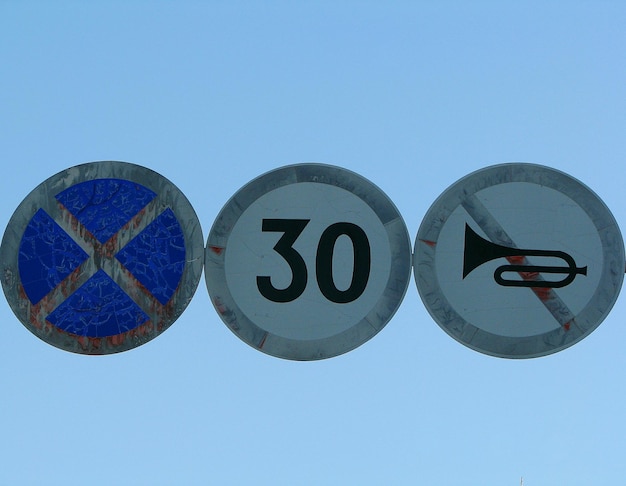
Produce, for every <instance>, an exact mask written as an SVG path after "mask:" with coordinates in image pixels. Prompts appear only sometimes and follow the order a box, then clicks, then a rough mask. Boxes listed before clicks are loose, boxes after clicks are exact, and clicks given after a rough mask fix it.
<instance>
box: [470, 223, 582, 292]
mask: <svg viewBox="0 0 626 486" xmlns="http://www.w3.org/2000/svg"><path fill="white" fill-rule="evenodd" d="M526 256H539V257H554V258H560V259H561V260H563V261H564V262H565V263H566V264H567V266H562V267H555V266H546V265H525V264H524V265H520V264H513V265H501V266H499V267H498V268H496V270H495V272H494V274H493V278H494V280H495V281H496V282H497V283H498V284H500V285H504V286H507V287H550V288H560V287H565V286H566V285H569V284H571V283H572V282H573V281H574V279H575V278H576V275H587V267H586V266H585V267H577V266H576V262H575V261H574V259H573V258H572V257H571V255H568V254H567V253H565V252H564V251H559V250H522V249H519V248H510V247H508V246H502V245H498V244H496V243H492V242H491V241H489V240H486V239H484V238H483V237H481V236H480V235H478V234H477V233H476V232H475V231H474V230H473V229H472V228H470V226H469V225H468V224H467V223H466V224H465V250H464V252H463V278H465V277H467V275H468V274H469V273H470V272H471V271H472V270H474V269H475V268H476V267H479V266H480V265H482V264H483V263H486V262H488V261H491V260H495V259H496V258H507V259H508V260H509V261H510V262H516V260H518V259H520V257H521V258H523V257H526ZM515 257H518V258H517V259H516V258H515ZM520 261H522V260H520ZM506 272H517V273H518V274H520V275H521V276H522V280H519V279H518V280H510V279H505V278H503V277H502V274H503V273H506ZM538 273H554V274H565V275H566V276H565V277H564V278H563V279H562V280H558V281H552V280H538V279H537V278H536V276H537V274H538ZM531 275H532V277H531Z"/></svg>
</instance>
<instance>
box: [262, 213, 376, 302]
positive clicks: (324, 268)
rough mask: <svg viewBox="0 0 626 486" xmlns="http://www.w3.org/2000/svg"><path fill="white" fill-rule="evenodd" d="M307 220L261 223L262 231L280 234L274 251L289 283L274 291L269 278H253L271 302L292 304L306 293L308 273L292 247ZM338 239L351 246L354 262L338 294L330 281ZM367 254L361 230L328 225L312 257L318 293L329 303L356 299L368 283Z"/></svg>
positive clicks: (344, 225) (369, 260)
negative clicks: (287, 270) (287, 272)
mask: <svg viewBox="0 0 626 486" xmlns="http://www.w3.org/2000/svg"><path fill="white" fill-rule="evenodd" d="M309 221H310V220H309V219H264V220H263V223H262V225H261V230H262V231H271V232H280V233H283V235H282V236H281V237H280V239H279V240H278V242H277V243H276V245H275V246H274V250H275V251H276V253H278V254H279V255H280V256H281V257H283V259H284V260H285V261H286V262H287V264H288V265H289V268H290V269H291V275H292V277H291V283H290V284H289V285H288V286H287V287H286V288H284V289H277V288H276V287H274V285H273V284H272V279H271V277H269V276H257V278H256V283H257V287H258V289H259V292H261V295H262V296H263V297H265V298H266V299H268V300H271V301H272V302H292V301H294V300H296V299H297V298H298V297H300V296H301V295H302V294H303V293H304V290H305V289H306V285H307V280H308V271H307V268H306V263H305V262H304V259H303V258H302V255H300V254H299V253H298V252H297V251H296V250H295V249H294V247H293V244H294V243H295V241H296V240H297V239H298V237H299V236H300V234H301V233H302V231H304V228H305V227H306V225H307V224H308V223H309ZM340 236H347V237H348V238H350V241H351V242H352V249H353V252H354V262H353V269H352V280H351V282H350V286H349V287H348V288H347V289H346V290H340V289H338V288H337V286H336V285H335V281H334V278H333V255H334V252H335V245H336V244H337V240H338V239H339V237H340ZM371 260H372V257H371V250H370V244H369V240H368V239H367V235H366V234H365V231H363V229H362V228H360V227H359V226H357V225H356V224H353V223H345V222H343V223H335V224H332V225H330V226H329V227H328V228H326V230H324V232H323V233H322V236H321V237H320V241H319V244H318V246H317V254H316V257H315V273H316V278H317V285H318V286H319V289H320V291H321V292H322V294H323V295H324V297H326V298H327V299H328V300H330V301H331V302H335V303H337V304H347V303H349V302H353V301H355V300H356V299H358V298H359V297H360V296H361V295H362V294H363V292H364V291H365V288H366V287H367V282H368V281H369V276H370V268H371Z"/></svg>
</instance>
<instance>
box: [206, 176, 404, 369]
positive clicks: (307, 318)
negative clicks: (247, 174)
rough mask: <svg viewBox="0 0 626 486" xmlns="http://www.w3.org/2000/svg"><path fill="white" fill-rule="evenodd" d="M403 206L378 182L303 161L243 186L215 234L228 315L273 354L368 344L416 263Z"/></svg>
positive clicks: (212, 288)
mask: <svg viewBox="0 0 626 486" xmlns="http://www.w3.org/2000/svg"><path fill="white" fill-rule="evenodd" d="M410 255H411V248H410V241H409V237H408V232H407V230H406V226H405V224H404V221H403V220H402V218H401V216H400V214H399V213H398V211H397V209H396V208H395V207H394V206H393V204H392V203H391V201H390V200H389V199H388V198H387V196H386V195H385V194H384V193H383V192H382V191H380V189H378V188H377V187H376V186H374V185H373V184H372V183H370V182H369V181H367V180H365V179H363V178H362V177H360V176H358V175H356V174H354V173H352V172H349V171H347V170H344V169H340V168H337V167H331V166H326V165H320V164H301V165H294V166H288V167H283V168H280V169H277V170H275V171H272V172H270V173H267V174H265V175H263V176H261V177H259V178H257V179H255V180H254V181H252V182H251V183H249V184H248V185H246V186H245V187H244V188H242V189H241V190H240V191H239V192H238V193H237V194H236V195H235V196H234V197H233V198H232V199H231V200H230V201H229V202H228V203H227V204H226V206H225V207H224V209H223V210H222V212H221V213H220V215H219V216H218V218H217V220H216V222H215V224H214V225H213V228H212V230H211V232H210V234H209V239H208V242H207V248H206V257H205V276H206V280H207V287H208V290H209V294H210V295H211V299H212V301H213V304H214V305H215V308H216V309H217V311H218V313H219V314H220V316H221V317H222V319H223V320H224V322H225V323H226V324H227V325H228V326H229V327H230V328H231V330H233V332H235V334H237V335H238V336H239V337H240V338H241V339H242V340H243V341H245V342H247V343H248V344H250V345H251V346H253V347H255V348H257V349H259V350H261V351H263V352H266V353H268V354H271V355H274V356H278V357H282V358H288V359H294V360H313V359H322V358H328V357H331V356H336V355H338V354H341V353H345V352H347V351H350V350H351V349H353V348H355V347H357V346H359V345H360V344H362V343H364V342H365V341H367V340H368V339H370V338H371V337H372V336H374V335H375V334H376V333H377V332H378V331H380V329H382V328H383V327H384V326H385V324H386V323H387V322H388V321H389V319H391V317H392V315H393V314H394V313H395V311H396V309H397V308H398V307H399V305H400V303H401V301H402V298H403V297H404V294H405V292H406V288H407V285H408V280H409V278H410V272H411V271H410V268H411V256H410Z"/></svg>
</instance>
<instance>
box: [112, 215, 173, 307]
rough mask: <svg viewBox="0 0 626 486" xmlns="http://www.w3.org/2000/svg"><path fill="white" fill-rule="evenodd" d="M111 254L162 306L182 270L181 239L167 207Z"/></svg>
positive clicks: (171, 293) (165, 302)
mask: <svg viewBox="0 0 626 486" xmlns="http://www.w3.org/2000/svg"><path fill="white" fill-rule="evenodd" d="M115 257H116V258H117V259H118V260H119V261H120V262H121V263H122V265H124V266H125V267H126V268H127V269H128V270H129V271H130V272H131V273H132V274H133V275H134V276H135V278H136V279H137V280H139V282H141V283H142V285H143V286H144V287H146V288H147V289H148V290H149V291H150V293H151V294H152V295H153V296H154V297H155V298H157V299H158V301H159V302H161V304H163V305H165V304H167V303H168V302H169V300H170V299H171V298H172V295H174V292H175V291H176V289H177V288H178V285H179V284H180V280H181V278H182V276H183V270H184V269H185V238H184V235H183V230H182V228H181V226H180V223H179V222H178V220H177V219H176V216H175V215H174V213H173V212H172V210H171V209H169V208H168V209H166V210H165V211H163V212H162V213H161V214H160V215H159V216H158V217H157V218H156V219H155V220H154V221H153V222H152V223H150V225H148V226H147V227H146V229H145V230H144V231H142V232H141V233H140V234H139V235H137V236H136V237H135V238H134V239H133V240H132V241H130V242H129V243H128V244H127V245H126V246H125V247H124V248H123V249H122V250H121V251H120V252H118V253H117V255H115Z"/></svg>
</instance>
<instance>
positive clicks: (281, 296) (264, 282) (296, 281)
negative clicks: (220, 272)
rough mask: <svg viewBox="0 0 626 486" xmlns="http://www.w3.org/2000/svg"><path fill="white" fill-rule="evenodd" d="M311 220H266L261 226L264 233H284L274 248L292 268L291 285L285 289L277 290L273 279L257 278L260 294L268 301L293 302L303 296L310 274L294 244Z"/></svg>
mask: <svg viewBox="0 0 626 486" xmlns="http://www.w3.org/2000/svg"><path fill="white" fill-rule="evenodd" d="M309 221H310V220H309V219H264V220H263V224H262V226H261V230H262V231H278V232H281V233H283V236H281V237H280V239H279V240H278V243H276V245H275V246H274V250H275V251H276V253H278V254H279V255H280V256H281V257H283V258H284V259H285V261H286V262H287V263H288V264H289V268H291V275H292V278H291V283H290V284H289V286H288V287H286V288H284V289H277V288H276V287H274V285H272V279H271V277H267V276H263V277H257V278H256V285H257V287H258V288H259V292H261V295H262V296H263V297H265V298H266V299H269V300H271V301H273V302H291V301H293V300H296V299H297V298H298V297H300V296H301V295H302V293H303V292H304V289H305V288H306V282H307V278H308V272H307V270H306V263H304V259H303V258H302V255H300V253H298V252H297V251H296V250H295V249H294V248H293V244H294V242H295V241H296V240H297V239H298V236H300V233H302V231H303V230H304V227H305V226H306V225H307V224H308V223H309Z"/></svg>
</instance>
